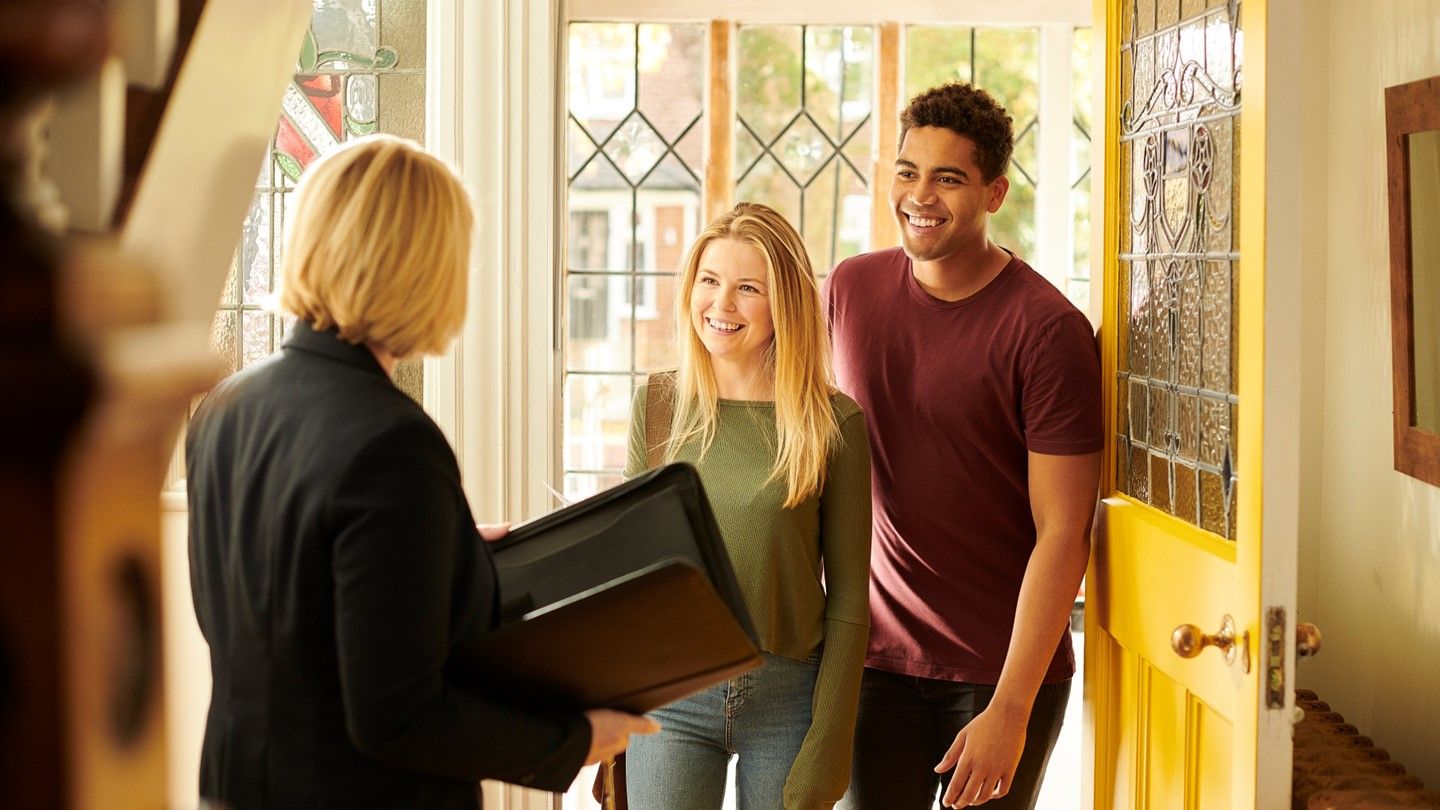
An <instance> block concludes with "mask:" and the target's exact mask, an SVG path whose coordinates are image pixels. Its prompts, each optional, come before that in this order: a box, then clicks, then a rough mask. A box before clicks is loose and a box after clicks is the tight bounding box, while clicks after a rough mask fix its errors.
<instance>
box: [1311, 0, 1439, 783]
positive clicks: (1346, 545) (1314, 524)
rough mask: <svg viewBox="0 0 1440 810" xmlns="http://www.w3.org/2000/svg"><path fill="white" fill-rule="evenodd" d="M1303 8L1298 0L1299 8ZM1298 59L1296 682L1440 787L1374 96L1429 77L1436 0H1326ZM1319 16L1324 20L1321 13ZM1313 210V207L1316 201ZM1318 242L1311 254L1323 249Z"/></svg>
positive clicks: (1430, 505)
mask: <svg viewBox="0 0 1440 810" xmlns="http://www.w3.org/2000/svg"><path fill="white" fill-rule="evenodd" d="M1308 5H1309V4H1307V6H1308ZM1313 8H1314V9H1315V10H1316V11H1317V12H1319V14H1318V16H1319V22H1318V25H1317V28H1318V29H1319V30H1318V31H1317V32H1316V33H1317V34H1318V35H1319V36H1321V37H1322V38H1323V39H1324V40H1326V41H1325V42H1324V44H1323V45H1321V46H1320V47H1318V48H1317V49H1316V50H1315V51H1314V52H1312V53H1310V54H1307V57H1306V60H1307V73H1306V75H1307V81H1306V85H1305V87H1304V88H1303V92H1304V97H1305V101H1306V111H1305V116H1306V119H1307V127H1306V132H1307V137H1306V141H1305V143H1302V144H1301V148H1302V150H1303V152H1304V154H1305V160H1306V170H1307V172H1316V173H1325V176H1326V177H1327V182H1326V184H1325V187H1326V188H1327V189H1328V193H1327V194H1326V195H1324V196H1325V200H1324V204H1323V206H1322V205H1318V204H1310V205H1308V206H1307V204H1306V203H1305V202H1303V201H1301V203H1300V204H1302V206H1307V207H1306V211H1305V216H1306V224H1305V229H1304V233H1305V235H1306V236H1307V237H1308V238H1307V239H1306V240H1305V241H1306V242H1307V245H1306V247H1304V248H1302V250H1303V251H1304V255H1307V256H1308V257H1309V260H1310V263H1309V264H1308V265H1307V267H1306V274H1307V293H1306V295H1307V298H1309V299H1311V300H1312V301H1314V302H1316V303H1317V304H1318V305H1319V307H1321V308H1322V311H1323V312H1324V314H1325V318H1324V320H1323V322H1321V321H1320V320H1319V319H1318V318H1316V319H1311V320H1309V321H1307V322H1306V324H1305V327H1306V329H1307V339H1308V341H1309V342H1310V344H1311V350H1310V352H1309V353H1308V355H1307V356H1306V358H1305V360H1304V362H1305V363H1306V367H1307V369H1308V370H1310V371H1314V372H1323V377H1321V376H1318V375H1312V376H1311V378H1310V379H1309V381H1307V382H1306V383H1304V386H1305V391H1306V393H1307V394H1308V395H1309V396H1307V397H1306V403H1307V404H1306V406H1305V409H1304V411H1303V412H1302V414H1301V419H1302V421H1304V422H1305V423H1307V424H1309V425H1311V426H1312V429H1311V430H1310V431H1308V432H1307V436H1308V437H1309V439H1308V444H1309V448H1308V451H1307V452H1309V453H1310V454H1311V456H1312V458H1313V457H1315V456H1317V455H1318V457H1319V459H1320V461H1321V470H1322V474H1321V475H1320V476H1316V477H1313V478H1312V479H1309V480H1304V481H1302V487H1303V490H1304V491H1303V496H1302V507H1304V508H1305V509H1304V518H1303V519H1302V524H1301V532H1302V534H1301V539H1300V582H1299V587H1300V593H1299V596H1300V617H1299V618H1300V620H1301V621H1309V622H1313V623H1315V624H1316V625H1318V626H1319V627H1320V629H1321V631H1322V632H1323V633H1324V636H1325V642H1324V649H1323V650H1322V652H1321V653H1320V655H1319V656H1318V657H1317V658H1316V659H1315V660H1313V661H1311V662H1307V663H1302V664H1301V666H1300V668H1299V672H1298V674H1297V680H1298V681H1299V685H1300V686H1302V687H1307V688H1312V689H1315V690H1316V691H1317V692H1319V693H1320V696H1321V697H1322V698H1323V699H1325V700H1327V701H1329V702H1330V704H1331V706H1332V707H1333V708H1334V709H1335V710H1336V711H1339V712H1341V713H1343V714H1344V715H1345V717H1346V719H1347V720H1349V721H1351V722H1353V723H1355V724H1356V725H1358V726H1359V727H1360V730H1361V732H1362V733H1364V734H1367V735H1369V736H1371V737H1373V738H1374V739H1375V741H1376V744H1377V745H1379V746H1381V747H1384V748H1387V749H1389V750H1390V751H1391V753H1392V754H1393V755H1394V757H1395V758H1397V759H1399V760H1400V761H1402V762H1404V763H1405V765H1406V767H1407V768H1409V769H1410V770H1411V771H1412V772H1414V773H1416V774H1417V775H1418V776H1420V777H1421V778H1423V779H1424V780H1425V782H1426V784H1427V786H1429V787H1431V788H1436V787H1440V755H1437V753H1436V752H1437V751H1440V694H1437V687H1440V489H1437V488H1435V487H1432V486H1429V485H1427V484H1423V483H1421V482H1419V481H1416V480H1414V479H1412V478H1409V477H1407V476H1405V475H1402V474H1400V473H1397V472H1395V470H1394V468H1393V464H1392V458H1393V457H1392V453H1393V449H1392V445H1391V421H1390V420H1391V396H1390V313H1389V295H1390V288H1389V252H1388V224H1387V213H1386V211H1387V201H1386V184H1385V118H1384V113H1385V110H1384V101H1383V95H1382V94H1383V88H1384V87H1386V86H1388V85H1393V84H1400V83H1403V82H1409V81H1413V80H1416V79H1420V78H1425V77H1427V76H1433V75H1436V74H1440V0H1383V2H1374V3H1356V2H1353V1H1352V0H1331V1H1330V2H1328V3H1327V4H1326V7H1325V8H1323V9H1322V8H1321V7H1320V4H1318V3H1317V4H1316V5H1315V6H1314V7H1313ZM1326 12H1328V21H1327V20H1325V19H1324V18H1325V17H1326V16H1327V14H1326ZM1312 203H1313V201H1312ZM1322 246H1323V249H1321V248H1322Z"/></svg>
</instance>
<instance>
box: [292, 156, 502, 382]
mask: <svg viewBox="0 0 1440 810" xmlns="http://www.w3.org/2000/svg"><path fill="white" fill-rule="evenodd" d="M294 206H295V207H294V211H293V216H292V219H291V220H290V230H289V233H288V235H287V239H286V242H285V252H284V255H283V256H282V258H281V261H280V275H281V279H282V280H281V284H280V291H279V304H280V308H281V309H284V310H285V311H287V312H289V313H290V314H292V315H295V316H298V317H299V318H300V319H301V320H303V321H307V322H309V323H311V324H313V325H314V326H315V328H316V329H319V330H322V331H323V330H326V329H330V328H332V327H334V328H335V329H336V330H337V334H339V336H340V338H341V339H342V340H346V341H349V342H351V343H365V344H373V345H378V346H382V347H384V348H385V349H386V350H387V351H388V352H389V353H390V354H392V355H394V356H395V357H398V358H404V357H409V356H411V355H415V354H422V353H423V354H440V353H443V352H444V351H445V349H446V348H448V347H449V345H450V341H451V340H453V339H454V337H455V336H456V335H457V334H459V332H460V327H461V325H462V324H463V323H464V321H465V301H466V299H465V290H466V270H467V269H468V267H469V262H470V231H471V228H472V220H473V216H472V214H471V211H470V200H469V198H468V197H467V196H466V195H465V190H464V189H463V188H462V187H461V186H460V183H459V182H458V181H457V179H456V178H455V175H454V173H453V172H451V171H450V168H449V167H448V166H446V165H445V164H444V163H443V162H441V161H440V159H439V158H437V157H435V156H434V155H431V154H430V153H428V152H426V151H424V150H423V149H420V148H418V147H417V146H416V145H415V144H414V143H412V142H410V141H406V140H403V139H400V138H395V137H391V136H387V135H375V136H371V137H369V138H366V139H363V140H360V141H352V142H351V143H350V144H348V145H347V146H346V147H344V148H341V149H339V150H337V151H335V152H333V153H331V154H329V155H327V156H325V157H324V158H322V159H321V160H320V161H319V162H318V163H316V164H315V165H314V166H311V167H310V169H309V170H308V171H307V172H306V173H305V177H304V180H303V182H302V183H301V184H300V188H299V190H298V191H297V192H296V195H295V203H294Z"/></svg>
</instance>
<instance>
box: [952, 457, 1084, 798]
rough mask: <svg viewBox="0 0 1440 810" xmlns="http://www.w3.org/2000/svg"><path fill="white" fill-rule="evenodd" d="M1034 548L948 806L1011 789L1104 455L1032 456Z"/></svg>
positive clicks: (961, 748) (958, 745)
mask: <svg viewBox="0 0 1440 810" xmlns="http://www.w3.org/2000/svg"><path fill="white" fill-rule="evenodd" d="M1029 464H1030V472H1029V488H1030V509H1031V512H1032V514H1033V515H1034V518H1035V535H1036V536H1035V551H1034V552H1033V553H1031V555H1030V562H1029V563H1028V564H1027V565H1026V567H1025V579H1024V581H1023V582H1022V583H1021V586H1020V598H1019V602H1018V603H1017V605H1016V610H1015V629H1014V631H1013V632H1012V633H1011V635H1010V648H1009V650H1008V651H1007V652H1006V654H1005V668H1004V669H1003V670H1001V673H1000V682H999V684H998V685H997V686H996V688H995V697H994V698H993V699H992V700H991V701H990V706H989V707H988V708H986V709H985V711H983V712H981V713H980V714H979V715H978V716H976V718H975V719H974V720H973V721H971V722H970V724H969V725H967V726H966V727H965V728H964V729H962V730H961V731H960V733H959V734H957V735H956V736H955V742H954V744H953V745H951V746H950V750H948V751H946V752H945V757H944V758H943V759H942V760H941V761H940V764H939V765H937V766H936V768H935V770H936V771H938V772H941V773H943V772H945V771H947V770H949V769H950V768H951V767H954V768H955V772H954V774H953V775H952V776H951V778H950V784H949V786H948V787H947V788H946V790H945V796H944V798H943V803H944V805H945V806H947V807H964V806H966V805H967V804H971V805H973V804H983V803H985V802H986V801H989V800H990V799H992V798H998V797H1000V796H1004V795H1005V794H1006V793H1008V792H1009V791H1010V783H1011V780H1012V779H1013V777H1014V775H1015V768H1016V766H1017V765H1018V764H1019V762H1020V754H1021V752H1022V751H1023V750H1024V747H1025V727H1026V724H1027V723H1029V721H1030V710H1031V707H1032V705H1033V704H1034V702H1035V694H1036V692H1038V691H1039V689H1040V683H1041V681H1042V680H1043V679H1044V677H1045V670H1046V669H1047V668H1048V667H1049V665H1050V659H1051V658H1052V657H1053V656H1054V655H1055V645H1056V643H1057V642H1058V640H1059V638H1060V634H1061V633H1062V632H1064V629H1065V628H1066V627H1068V626H1069V616H1070V608H1071V606H1072V605H1073V604H1074V602H1075V593H1076V592H1077V591H1078V590H1079V587H1080V579H1081V578H1082V577H1084V576H1085V566H1086V564H1087V562H1088V560H1089V558H1090V523H1091V520H1092V519H1093V518H1094V514H1095V500H1096V495H1097V492H1098V490H1099V486H1100V454H1099V453H1087V454H1085V455H1079V456H1057V455H1048V454H1044V453H1035V452H1031V453H1030V454H1029Z"/></svg>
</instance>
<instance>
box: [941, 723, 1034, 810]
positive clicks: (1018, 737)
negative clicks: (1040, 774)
mask: <svg viewBox="0 0 1440 810" xmlns="http://www.w3.org/2000/svg"><path fill="white" fill-rule="evenodd" d="M1029 720H1030V718H1029V717H1028V713H1027V712H1023V711H1013V710H1011V711H1007V710H1006V709H1005V708H1003V707H1000V706H996V705H995V704H994V703H992V704H991V705H990V707H989V708H987V709H986V710H985V711H983V712H981V713H980V714H979V715H977V716H976V717H975V719H974V720H971V721H970V724H969V725H967V726H965V728H963V729H960V733H959V734H956V735H955V742H954V743H952V744H951V745H950V750H948V751H946V752H945V756H944V757H943V758H942V759H941V760H940V764H939V765H936V766H935V772H936V773H944V772H946V771H948V770H950V769H951V768H954V769H955V772H954V773H953V774H952V775H951V776H950V785H949V786H948V787H947V788H946V789H945V795H944V796H943V797H942V798H941V800H940V803H941V804H942V805H943V806H945V807H969V806H972V805H977V804H984V803H986V802H988V801H990V800H991V799H998V798H1000V797H1001V796H1004V795H1005V794H1007V793H1009V792H1010V784H1011V783H1012V782H1013V781H1014V779H1015V768H1016V767H1017V766H1018V765H1019V764H1020V754H1021V752H1022V751H1024V750H1025V726H1026V724H1027V723H1029Z"/></svg>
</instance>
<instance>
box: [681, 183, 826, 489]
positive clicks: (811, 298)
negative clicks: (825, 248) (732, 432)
mask: <svg viewBox="0 0 1440 810" xmlns="http://www.w3.org/2000/svg"><path fill="white" fill-rule="evenodd" d="M718 239H732V240H734V241H736V242H740V243H741V244H745V245H749V246H750V247H752V248H754V249H755V251H756V252H757V253H759V254H760V256H761V258H762V259H764V261H765V270H766V279H767V281H768V283H769V288H770V317H771V320H772V321H773V322H774V325H775V337H774V339H773V342H772V343H771V344H770V348H769V352H768V353H767V356H766V363H765V371H766V373H771V374H773V375H774V391H775V435H776V439H777V441H776V448H775V465H774V467H773V468H772V469H771V472H770V478H769V480H771V481H774V480H778V479H783V480H784V481H785V483H786V487H787V495H786V498H785V506H786V508H793V507H795V506H798V505H800V504H801V503H802V502H804V501H805V500H806V499H807V498H809V497H810V496H812V495H816V494H818V493H819V492H820V491H821V489H823V488H824V486H825V468H826V466H827V464H828V462H829V458H830V454H831V452H832V450H833V449H834V447H835V446H836V445H837V444H838V442H839V438H840V427H839V424H838V423H837V422H836V419H835V411H834V408H833V406H832V405H831V402H830V397H831V395H832V394H833V392H834V387H833V385H832V384H831V379H832V378H831V376H830V348H829V340H828V339H827V334H826V329H825V318H824V315H823V313H822V312H821V308H820V291H819V288H818V287H817V286H816V284H815V273H814V272H813V270H812V269H811V266H810V256H809V254H808V253H807V252H806V251H805V244H804V242H803V241H802V240H801V239H800V234H798V233H796V232H795V229H794V228H793V227H792V226H791V225H790V223H789V222H787V221H786V220H785V217H783V216H781V215H780V213H779V212H777V211H775V210H774V209H773V208H770V207H768V206H765V205H760V204H759V203H740V204H739V205H737V206H735V208H734V209H732V210H731V211H729V212H727V213H725V214H723V215H721V216H720V217H719V218H718V219H716V220H715V221H714V222H711V223H710V224H709V225H708V226H707V227H706V228H705V230H704V231H702V232H701V233H700V235H699V236H698V237H697V238H696V239H695V243H694V244H693V245H691V246H690V252H689V253H688V254H687V255H686V257H685V266H684V270H683V271H682V273H681V277H680V284H679V287H678V290H677V295H676V301H675V334H676V335H679V336H680V341H679V342H680V367H679V370H678V371H677V372H676V375H675V409H674V413H673V421H672V423H671V430H670V440H669V443H668V444H667V446H666V449H665V457H666V460H668V461H673V460H674V459H675V455H676V451H677V450H678V449H679V448H680V447H681V445H683V444H685V443H686V442H689V441H691V440H694V439H697V438H698V439H699V440H700V455H701V456H702V457H703V456H704V455H705V453H706V451H708V450H709V449H710V444H711V442H713V441H714V439H715V425H716V418H717V414H718V407H717V403H718V402H719V393H718V387H717V384H716V381H715V368H714V365H713V364H712V363H711V361H710V353H709V352H708V351H707V350H706V349H705V344H704V343H702V342H701V341H700V335H699V334H697V333H696V331H695V327H694V325H693V324H692V322H691V319H690V296H691V294H692V291H693V290H694V289H695V279H696V275H697V273H698V272H699V268H700V259H701V256H702V255H703V254H704V252H705V248H706V247H708V246H709V245H710V243H711V242H714V241H716V240H718Z"/></svg>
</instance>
